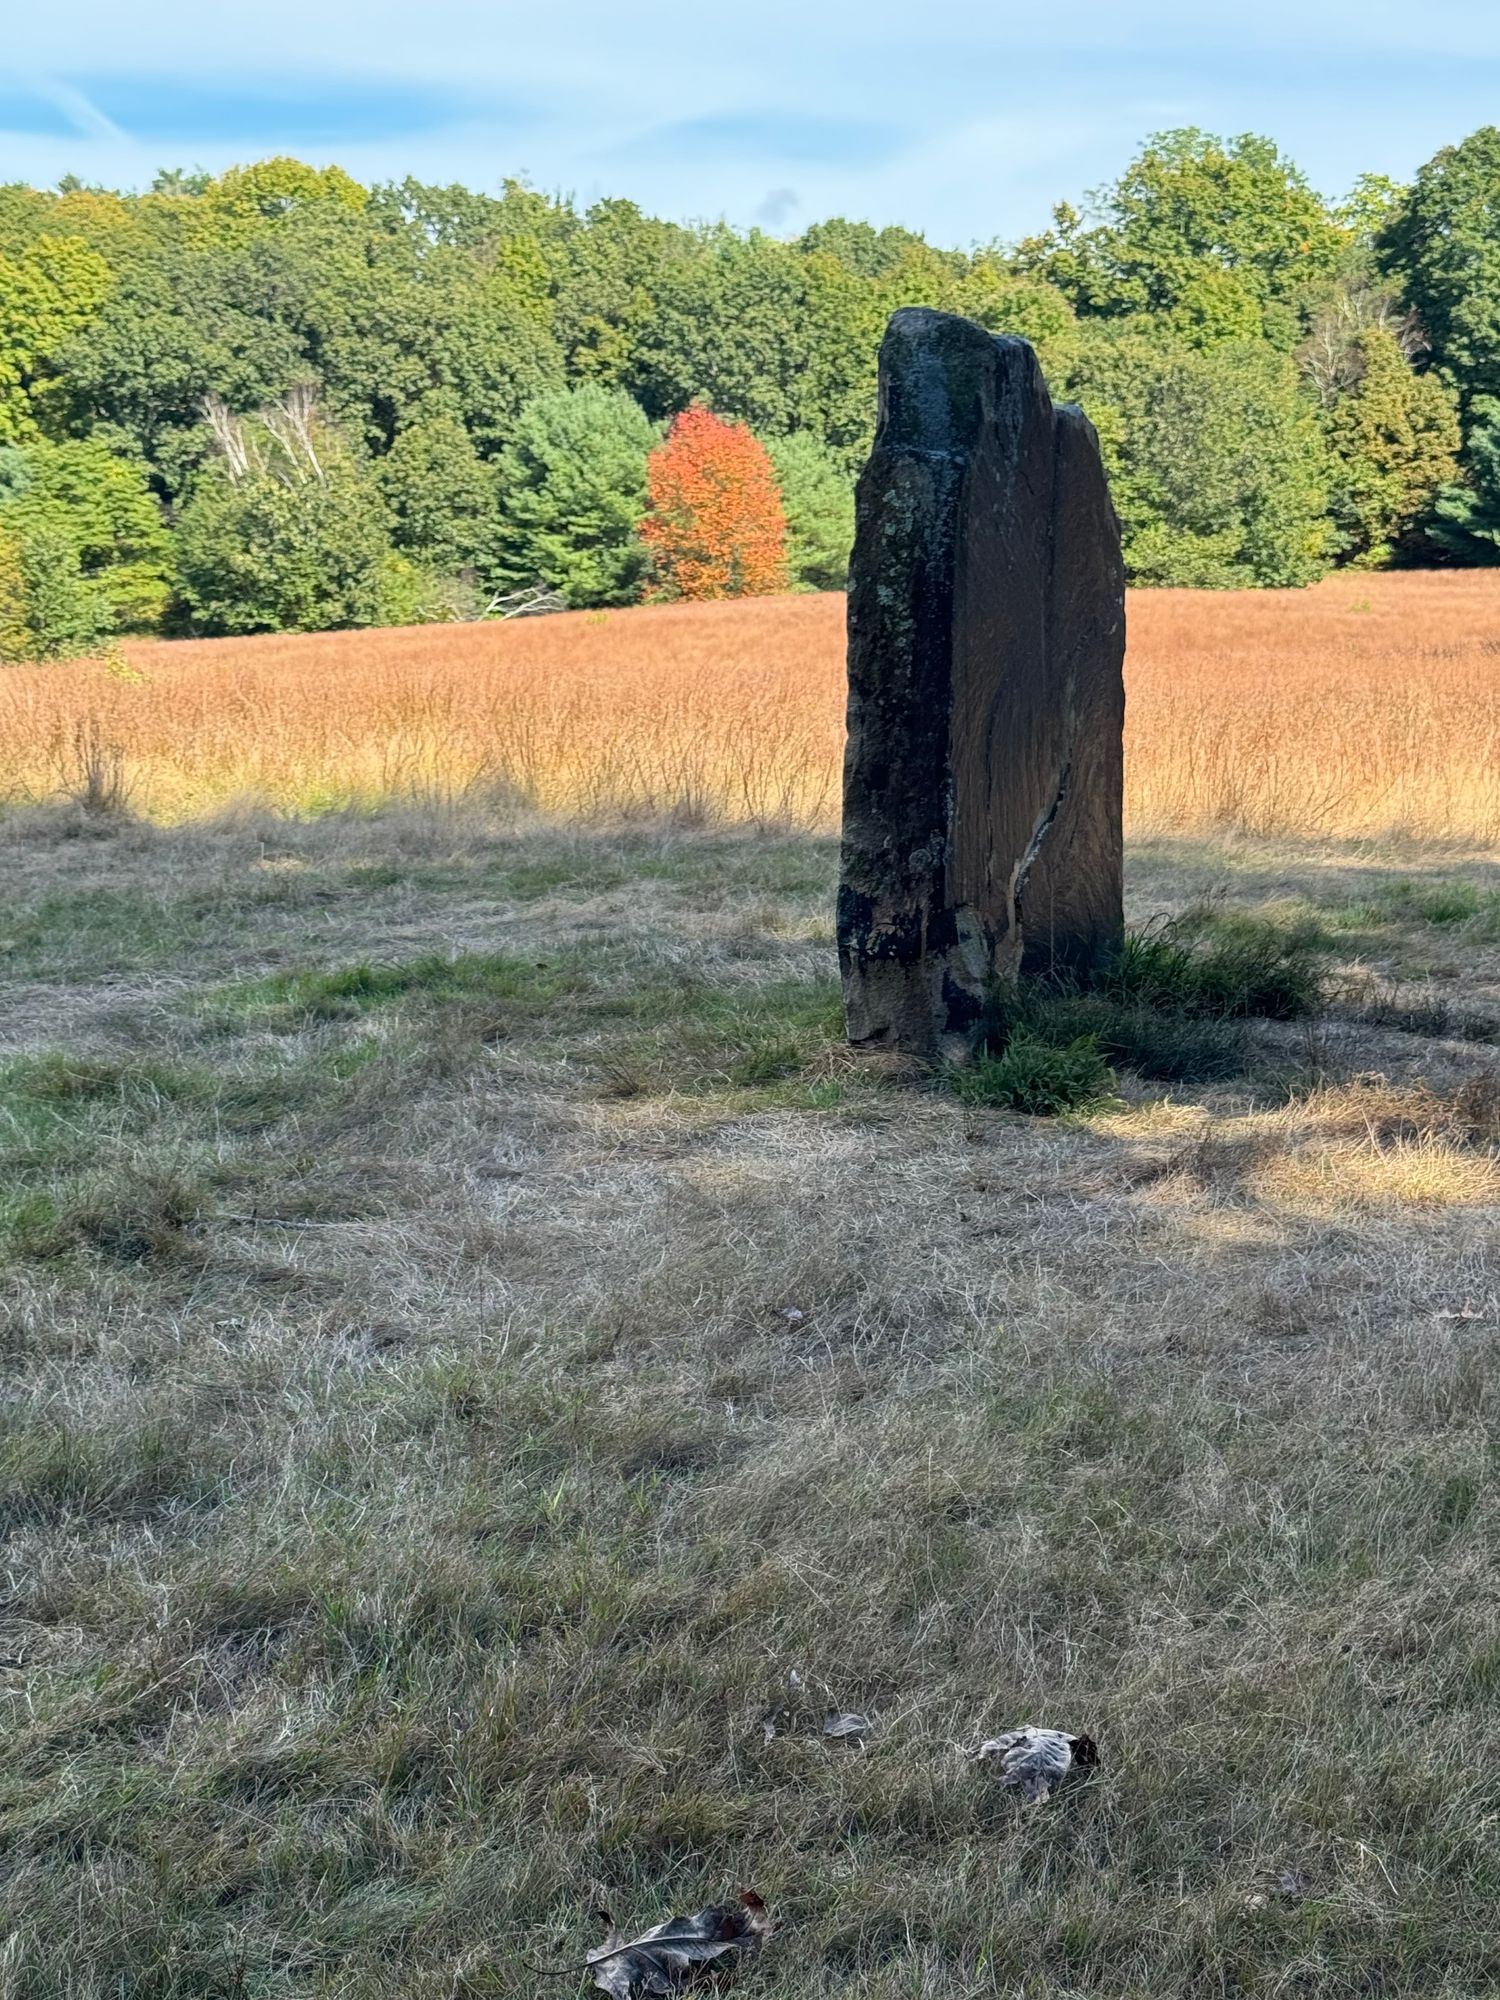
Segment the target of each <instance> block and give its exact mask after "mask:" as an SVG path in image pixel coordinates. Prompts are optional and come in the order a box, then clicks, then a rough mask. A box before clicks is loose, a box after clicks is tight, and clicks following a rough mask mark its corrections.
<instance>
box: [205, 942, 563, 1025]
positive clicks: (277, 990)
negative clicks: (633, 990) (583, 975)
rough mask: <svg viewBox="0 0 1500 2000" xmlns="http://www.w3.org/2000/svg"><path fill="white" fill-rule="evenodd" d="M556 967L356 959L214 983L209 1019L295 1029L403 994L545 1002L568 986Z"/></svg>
mask: <svg viewBox="0 0 1500 2000" xmlns="http://www.w3.org/2000/svg"><path fill="white" fill-rule="evenodd" d="M567 990H568V980H567V978H566V974H565V973H564V972H563V971H561V970H560V969H558V968H556V967H553V966H550V965H546V964H542V965H538V964H534V963H532V962H530V961H528V960H525V959H520V958H515V957H512V956H510V955H509V954H507V953H505V952H472V953H464V954H460V955H458V956H456V957H451V958H450V957H445V956H443V954H442V953H440V952H428V953H425V954H424V955H423V956H422V957H420V958H415V959H409V960H407V961H406V962H405V963H404V964H384V965H382V964H373V963H371V964H358V965H349V966H342V967H338V968H335V969H334V970H332V971H327V972H307V971H298V972H278V973H273V974H271V975H270V976H269V977H268V978H265V979H257V980H254V981H251V982H248V983H246V984H243V985H239V986H233V987H228V988H224V989H221V991H220V992H218V993H217V994H215V995H213V996H212V998H211V999H210V1001H209V1002H208V1012H209V1015H210V1018H211V1019H216V1020H218V1021H219V1022H220V1023H221V1024H222V1025H224V1026H227V1027H239V1026H244V1027H257V1028H267V1029H271V1030H272V1031H276V1032H282V1033H296V1032H297V1031H299V1030H301V1029H303V1028H307V1027H311V1026H313V1025H315V1024H316V1023H318V1022H322V1021H352V1020H357V1019H358V1018H359V1017H360V1016H361V1015H363V1014H367V1013H370V1012H372V1011H373V1010H375V1009H376V1008H380V1007H385V1006H389V1005H391V1004H393V1003H394V1002H397V1001H401V1000H405V999H408V998H412V999H416V1000H419V1001H423V1002H426V1003H429V1004H431V1005H442V1004H444V1003H447V1002H453V1001H486V1002H493V1003H502V1002H512V1003H517V1004H520V1005H522V1006H524V1007H525V1008H527V1009H528V1010H536V1009H540V1008H544V1007H546V1006H548V1005H549V1004H552V1003H554V1002H556V1001H559V1000H561V999H562V998H563V997H564V996H565V995H566V993H567Z"/></svg>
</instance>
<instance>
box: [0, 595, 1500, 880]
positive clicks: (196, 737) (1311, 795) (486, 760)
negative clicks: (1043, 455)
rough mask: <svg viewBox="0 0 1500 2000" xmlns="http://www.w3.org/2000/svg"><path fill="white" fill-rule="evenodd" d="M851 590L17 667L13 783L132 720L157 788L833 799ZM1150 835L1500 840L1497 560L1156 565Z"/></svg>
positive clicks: (148, 648)
mask: <svg viewBox="0 0 1500 2000" xmlns="http://www.w3.org/2000/svg"><path fill="white" fill-rule="evenodd" d="M843 614H844V604H843V599H842V598H841V597H834V596H828V597H782V598H766V599H759V600H754V601H749V602H738V603H732V604H711V605H685V606H671V607H661V608H654V609H648V610H640V611H628V612H613V613H610V614H608V615H601V614H599V613H581V614H575V615H570V616H565V617H557V618H547V619H538V620H535V621H527V622H518V623H511V624H505V625H500V626H496V625H481V626H457V627H453V626H449V627H431V626H425V627H418V628H414V629H410V630H403V631H393V632H348V633H333V634H327V635H323V636H318V637H311V638H303V637H291V638H264V639H247V640H217V641H201V642H196V643H191V644H175V645H166V644H157V645H145V644H143V645H136V646H131V647H129V648H127V649H126V653H125V655H124V657H123V659H121V660H117V661H114V662H112V663H109V664H98V663H73V664H67V665H58V666H47V667H35V668H9V669H5V670H3V671H0V798H4V799H9V800H25V799H40V798H44V797H47V796H53V795H55V793H56V789H57V769H58V760H59V753H60V751H61V750H63V749H64V748H65V747H66V746H71V745H73V744H74V743H76V742H77V741H79V740H81V739H80V731H84V732H87V733H88V735H89V736H90V739H91V740H96V741H106V742H108V743H109V744H110V745H112V746H115V745H117V746H118V747H119V752H120V755H121V757H122V759H123V781H124V782H125V783H127V784H128V785H129V788H130V794H131V797H132V799H133V801H134V803H135V806H136V809H137V810H138V811H142V812H146V813H149V814H151V815H153V816H155V817H157V818H162V819H180V818H185V817H189V816H191V815H193V814H196V813H201V812H204V811H208V810H212V809H214V808H218V807H222V806H223V805H225V804H227V803H229V802H231V801H233V800H237V799H240V798H245V797H252V798H259V799H263V800H266V801H269V802H271V803H273V804H275V805H277V806H280V807H282V808H284V809H286V810H289V811H293V812H300V813H307V812H317V811H323V810H328V809H330V808H335V807H339V806H359V805H370V804H376V803H379V802H380V801H382V800H386V799H392V798H412V797H427V798H437V799H443V800H449V799H453V798H457V797H462V796H465V795H469V794H474V793H484V792H499V793H502V794H506V795H513V796H515V797H516V798H517V799H518V800H524V801H525V802H527V803H528V804H531V805H533V806H536V807H539V808H540V809H542V810H543V811H547V812H561V813H571V814H580V815H590V816H591V815H600V814H616V813H631V812H666V813H672V814H675V815H677V816H679V817H685V818H699V817H703V818H711V817H712V818H724V819H728V820H741V821H743V820H791V821H795V822H799V823H802V824H805V825H809V826H815V827H828V826H831V825H833V824H834V823H835V821H836V818H837V813H838V799H839V763H840V756H841V752H842V743H843ZM1127 673H1128V681H1129V692H1130V711H1129V724H1128V753H1129V755H1128V780H1127V817H1128V822H1129V826H1130V830H1131V831H1132V832H1133V833H1135V834H1144V833H1154V832H1177V833H1195V834H1201V833H1208V832H1216V831H1225V830H1235V831H1241V832H1246V833H1251V834H1257V835H1310V836H1317V837H1322V838H1338V837H1360V836H1377V835H1383V834H1387V833H1391V832H1402V833H1406V834H1409V835H1411V836H1414V837H1417V838H1423V839H1440V840H1456V841H1463V842H1468V843H1481V844H1491V843H1494V842H1497V841H1500V576H1496V575H1495V574H1493V573H1491V574H1482V573H1468V574H1464V573H1451V574H1431V575H1418V574H1413V575H1393V576H1360V577H1348V576H1345V577H1338V578H1333V579H1330V580H1329V581H1328V582H1326V583H1324V584H1322V585H1320V586H1319V587H1318V588H1317V589H1315V590H1309V591H1298V592H1282V591H1277V592H1269V591H1268V592H1241V593H1231V594H1209V593H1199V592H1189V591H1155V592H1138V593H1135V594H1134V595H1133V596H1132V600H1131V605H1130V657H1129V662H1128V668H1127Z"/></svg>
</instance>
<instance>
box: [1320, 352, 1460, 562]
mask: <svg viewBox="0 0 1500 2000" xmlns="http://www.w3.org/2000/svg"><path fill="white" fill-rule="evenodd" d="M1351 346H1352V356H1351V359H1352V363H1353V365H1354V367H1355V369H1356V378H1355V380H1354V382H1353V384H1352V386H1351V387H1350V389H1349V390H1348V392H1347V393H1346V394H1344V395H1342V396H1340V397H1339V398H1338V399H1337V400H1336V401H1335V402H1334V404H1333V406H1332V408H1331V409H1329V410H1328V412H1327V413H1326V416H1325V418H1324V431H1325V434H1326V436H1327V439H1328V444H1329V449H1330V451H1331V453H1332V460H1333V463H1332V469H1331V482H1330V512H1331V514H1332V519H1333V524H1334V527H1335V529H1336V530H1337V532H1338V535H1339V541H1340V553H1341V555H1342V556H1343V557H1344V559H1345V560H1346V561H1350V562H1352V563H1354V564H1355V565H1357V566H1358V567H1360V568H1363V569H1373V568H1378V567H1380V566H1382V565H1383V564H1386V563H1388V562H1390V561H1391V560H1392V558H1393V557H1394V556H1395V554H1396V553H1397V551H1398V549H1400V548H1401V546H1402V545H1403V544H1404V543H1409V541H1410V538H1411V537H1412V535H1413V533H1414V530H1415V529H1416V526H1417V523H1418V522H1419V520H1420V519H1421V518H1422V516H1423V515H1424V514H1426V512H1427V511H1428V509H1429V507H1430V506H1431V504H1432V501H1433V498H1434V496H1435V495H1436V494H1437V492H1438V491H1439V489H1440V488H1443V487H1445V486H1447V485H1448V484H1450V483H1451V482H1452V480H1453V478H1454V475H1455V472H1456V469H1457V457H1458V442H1459V432H1458V412H1457V409H1456V407H1455V402H1454V397H1453V395H1452V392H1451V391H1450V390H1449V389H1448V388H1447V387H1446V386H1445V385H1444V383H1443V382H1442V381H1440V380H1439V378H1438V377H1437V376H1436V375H1417V374H1414V373H1413V372H1412V369H1411V367H1410V366H1409V364H1408V363H1407V360H1406V357H1405V355H1404V354H1403V353H1402V352H1401V346H1400V343H1399V341H1398V339H1397V337H1396V335H1395V334H1394V333H1393V332H1392V331H1391V330H1390V329H1389V328H1388V327H1381V326H1374V327H1368V328H1366V329H1364V330H1363V331H1361V332H1360V333H1358V334H1356V335H1355V337H1354V340H1353V342H1352V343H1351Z"/></svg>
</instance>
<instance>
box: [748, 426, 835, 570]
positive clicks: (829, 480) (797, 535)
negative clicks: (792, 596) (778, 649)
mask: <svg viewBox="0 0 1500 2000" xmlns="http://www.w3.org/2000/svg"><path fill="white" fill-rule="evenodd" d="M766 449H767V450H768V451H769V452H770V454H771V463H772V465H773V466H774V467H775V469H776V483H777V484H778V485H779V486H780V488H781V505H782V511H783V512H784V513H785V515H786V529H787V568H788V570H789V572H790V574H791V578H792V584H793V587H794V588H795V589H797V590H842V589H843V588H844V585H845V584H846V582H847V581H848V577H849V551H850V548H851V547H852V545H853V542H854V485H853V481H852V480H851V479H850V477H849V474H848V472H847V471H846V470H845V468H844V466H843V464H842V463H841V461H840V460H839V458H838V457H837V456H836V455H835V454H834V453H833V452H831V451H830V450H829V449H828V447H827V445H825V444H820V443H819V441H818V439H817V438H815V437H814V436H813V434H812V433H811V431H793V433H792V435H791V436H790V437H782V438H771V439H769V440H768V441H767V444H766Z"/></svg>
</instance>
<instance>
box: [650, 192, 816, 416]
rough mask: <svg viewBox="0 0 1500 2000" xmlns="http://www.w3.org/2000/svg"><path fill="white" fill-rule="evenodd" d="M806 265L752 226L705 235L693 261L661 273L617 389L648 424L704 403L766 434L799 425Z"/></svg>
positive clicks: (807, 343) (804, 383)
mask: <svg viewBox="0 0 1500 2000" xmlns="http://www.w3.org/2000/svg"><path fill="white" fill-rule="evenodd" d="M803 265H804V260H803V259H802V258H801V257H800V256H799V254H798V252H797V251H796V249H795V248H794V247H793V246H792V245H790V244H786V243H780V242H778V241H777V240H776V239H775V238H774V237H771V236H765V235H762V234H761V233H760V232H759V231H758V230H756V231H752V232H751V234H750V235H749V236H737V235H736V234H735V233H734V231H733V230H731V229H729V228H728V227H727V226H720V227H718V228H715V229H712V230H709V231H707V232H705V233H704V235H703V237H702V239H701V248H700V250H699V252H698V254H697V255H695V256H693V257H692V258H690V259H684V260H678V261H674V262H671V263H669V264H665V265H663V266H662V268H661V269H660V270H659V271H658V273H657V275H656V279H655V287H656V289H655V307H654V310H653V312H652V314H651V317H650V318H649V320H647V321H645V322H644V323H643V324H642V325H640V326H639V327H638V328H637V329H636V339H635V346H634V352H633V355H632V358H631V364H630V366H629V368H628V370H626V372H625V374H624V375H623V377H622V381H623V384H624V386H625V387H626V388H627V389H628V390H629V391H630V392H631V394H632V395H633V396H634V397H635V398H636V400H637V401H638V402H639V403H640V404H641V406H642V408H643V409H645V410H646V412H647V413H648V415H650V416H652V417H653V418H658V419H665V418H668V417H672V416H676V415H677V414H678V413H679V412H681V411H683V410H685V409H687V408H688V407H689V406H690V405H691V404H692V403H694V402H702V403H706V404H708V405H709V406H710V407H711V408H713V409H714V410H716V411H718V412H719V413H720V415H722V416H724V417H728V418H738V419H739V420H740V421H741V422H743V423H746V424H748V425H749V426H750V428H751V429H752V430H756V431H760V432H762V433H764V434H765V435H766V436H768V437H779V436H781V435H783V434H784V433H785V432H787V431H791V430H796V429H798V428H799V427H800V426H801V425H802V424H803V422H804V420H805V419H806V418H809V417H812V416H813V412H812V411H811V410H810V409H809V407H808V405H809V399H810V396H811V394H812V393H813V384H812V381H811V379H810V375H809V363H810V359H811V345H812V343H811V335H810V329H809V324H808V296H807V284H806V277H805V272H804V268H803ZM811 427H813V428H820V426H818V425H817V424H816V421H815V419H814V422H813V424H812V426H811Z"/></svg>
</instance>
